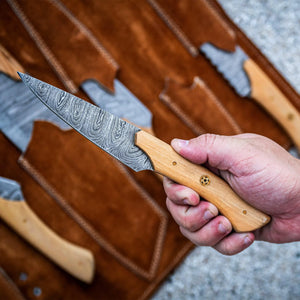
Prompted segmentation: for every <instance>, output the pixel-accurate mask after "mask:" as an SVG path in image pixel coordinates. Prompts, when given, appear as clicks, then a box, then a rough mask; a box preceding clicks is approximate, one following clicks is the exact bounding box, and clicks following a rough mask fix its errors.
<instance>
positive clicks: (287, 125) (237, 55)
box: [200, 43, 300, 150]
mask: <svg viewBox="0 0 300 300" xmlns="http://www.w3.org/2000/svg"><path fill="white" fill-rule="evenodd" d="M200 51H201V52H202V53H203V54H204V55H205V56H206V57H207V58H208V59H209V60H210V61H211V63H212V64H213V65H214V66H215V67H216V68H217V70H218V71H219V72H220V73H221V74H222V75H223V76H224V78H225V79H226V80H227V81H228V82H229V84H230V85H231V86H232V87H233V88H234V89H235V91H236V92H237V93H238V94H239V95H240V96H241V97H251V98H253V99H255V100H256V101H257V102H258V103H259V104H260V105H261V106H262V107H264V108H265V109H266V111H268V112H269V113H270V114H271V115H272V116H273V117H274V118H275V119H276V120H277V122H278V123H279V124H281V126H282V127H283V128H284V129H285V131H286V132H287V134H288V135H289V136H290V137H291V139H292V140H293V142H294V144H295V145H296V147H297V148H298V150H300V114H299V112H298V111H297V109H296V108H295V107H294V106H293V105H292V104H291V103H290V101H289V100H288V99H287V98H286V97H285V95H284V94H283V93H282V92H281V91H280V90H279V88H278V87H277V86H276V85H275V84H274V82H273V81H272V80H271V79H270V78H269V77H268V75H267V74H266V73H265V72H264V71H263V70H262V69H261V68H260V67H259V66H258V65H257V64H256V63H255V62H254V61H253V60H252V59H251V58H249V57H248V56H247V54H246V53H245V52H244V51H243V50H242V49H241V48H240V47H239V46H236V49H235V51H234V52H227V51H224V50H222V49H219V48H217V47H215V46H214V45H212V44H211V43H205V44H203V45H202V46H200Z"/></svg>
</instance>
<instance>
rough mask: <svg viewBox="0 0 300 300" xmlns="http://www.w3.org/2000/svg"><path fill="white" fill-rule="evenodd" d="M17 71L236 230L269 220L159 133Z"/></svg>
mask: <svg viewBox="0 0 300 300" xmlns="http://www.w3.org/2000/svg"><path fill="white" fill-rule="evenodd" d="M19 75H20V77H21V79H22V80H23V82H24V83H25V85H27V86H28V88H29V89H30V90H31V91H32V92H33V93H34V94H35V95H36V97H37V98H38V99H39V100H40V101H42V102H43V103H44V104H45V105H46V106H47V107H48V108H49V109H51V110H52V111H53V112H54V113H55V114H57V115H58V116H59V117H60V118H62V120H64V121H65V122H66V123H67V124H68V125H69V126H71V127H73V128H74V129H75V130H77V131H78V132H79V133H80V134H82V135H83V136H85V137H86V138H87V139H89V140H90V141H91V142H93V143H94V144H95V145H97V146H98V147H100V148H101V149H102V150H104V151H106V152H107V153H109V154H110V155H111V156H113V157H115V158H117V159H118V160H120V161H121V162H122V163H124V164H125V165H127V166H128V167H130V168H132V169H133V170H134V171H142V170H151V171H155V172H157V173H159V174H162V175H164V176H167V177H169V178H170V179H172V180H174V181H176V182H178V183H181V184H183V185H186V186H188V187H190V188H192V189H194V190H195V191H197V192H198V193H199V194H200V195H201V196H202V197H203V198H205V199H206V200H207V201H210V202H211V203H213V204H214V205H215V206H216V207H217V208H218V209H219V211H220V213H221V214H223V215H224V216H226V217H227V218H228V219H229V220H230V222H231V224H232V226H233V228H234V230H235V231H237V232H246V231H252V230H255V229H257V228H260V227H262V226H264V225H266V224H267V223H268V222H269V221H270V217H269V216H267V215H266V214H264V213H263V212H260V211H259V210H257V209H255V208H254V207H252V206H250V205H249V204H247V203H246V202H245V201H243V200H242V199H241V198H240V197H239V196H238V195H237V194H236V193H235V192H234V191H233V190H232V189H231V187H230V186H229V185H228V184H227V183H226V182H225V181H224V180H223V179H221V178H219V177H218V176H216V175H215V174H213V173H212V172H210V171H209V170H207V169H206V168H204V167H202V166H199V165H195V164H193V163H191V162H189V161H187V160H185V159H184V158H183V157H181V156H180V155H179V154H177V153H176V152H175V151H174V150H173V149H172V147H171V146H170V145H168V144H166V143H164V142H163V141H161V140H160V139H158V138H156V137H154V136H153V135H151V134H149V133H147V132H145V131H143V130H140V129H139V128H137V127H135V126H134V125H132V124H129V123H128V122H126V121H124V120H121V119H120V118H118V117H116V116H114V115H112V114H110V113H108V112H106V111H105V110H103V109H101V108H100V107H97V106H95V105H93V104H90V103H88V102H86V101H84V100H82V99H80V98H78V97H76V96H74V95H72V94H69V93H67V92H65V91H63V90H60V89H58V88H56V87H54V86H51V85H50V84H47V83H45V82H43V81H40V80H38V79H36V78H33V77H31V76H30V75H27V74H22V73H19Z"/></svg>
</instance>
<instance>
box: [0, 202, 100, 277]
mask: <svg viewBox="0 0 300 300" xmlns="http://www.w3.org/2000/svg"><path fill="white" fill-rule="evenodd" d="M0 217H1V218H2V219H3V220H4V221H5V222H6V223H7V224H8V225H9V226H10V227H12V228H13V229H14V230H15V231H16V232H17V233H18V234H19V235H20V236H21V237H23V238H24V239H25V240H26V241H28V242H29V243H30V244H32V245H33V246H34V247H35V248H37V249H38V250H39V251H41V252H42V253H43V254H44V255H46V256H47V257H48V258H49V259H51V260H52V261H53V262H55V263H56V264H57V265H58V266H60V267H61V268H62V269H64V270H65V271H67V272H68V273H70V274H71V275H73V276H74V277H76V278H78V279H80V280H81V281H84V282H87V283H90V282H91V281H92V279H93V276H94V269H95V266H94V265H95V262H94V257H93V254H92V253H91V251H89V250H87V249H85V248H82V247H79V246H77V245H74V244H72V243H70V242H68V241H66V240H65V239H63V238H61V237H59V236H58V235H57V234H56V233H55V232H54V231H52V230H51V229H50V228H49V227H48V226H46V225H45V224H44V223H43V222H42V221H41V219H39V217H38V216H37V215H36V214H35V213H34V212H33V211H32V210H31V209H30V207H29V206H28V205H27V204H26V202H25V201H12V200H6V199H3V198H1V197H0Z"/></svg>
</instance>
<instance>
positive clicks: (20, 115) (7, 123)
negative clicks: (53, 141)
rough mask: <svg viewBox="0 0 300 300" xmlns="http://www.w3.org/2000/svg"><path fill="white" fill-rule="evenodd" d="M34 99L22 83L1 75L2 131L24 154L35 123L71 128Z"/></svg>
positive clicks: (0, 119) (0, 126) (0, 121)
mask: <svg viewBox="0 0 300 300" xmlns="http://www.w3.org/2000/svg"><path fill="white" fill-rule="evenodd" d="M34 98H35V97H34V95H32V93H31V92H30V91H29V90H28V88H27V87H26V86H25V85H24V84H23V82H22V81H15V80H13V79H12V78H10V77H8V76H7V75H5V74H3V73H0V131H2V132H3V133H4V135H5V136H6V137H7V138H8V139H9V140H10V141H11V142H12V143H13V144H14V145H15V146H16V147H17V148H18V149H19V150H21V151H22V152H24V151H25V150H26V148H27V146H28V144H29V142H30V139H31V135H32V131H33V124H34V121H36V120H43V121H48V122H51V123H53V124H56V125H57V126H59V127H60V128H61V129H63V130H67V129H69V128H70V127H69V126H67V125H66V123H65V122H63V121H62V120H61V119H60V118H58V117H57V116H56V115H55V114H54V113H52V112H51V111H49V109H47V108H46V107H45V105H43V104H42V103H40V102H39V101H34Z"/></svg>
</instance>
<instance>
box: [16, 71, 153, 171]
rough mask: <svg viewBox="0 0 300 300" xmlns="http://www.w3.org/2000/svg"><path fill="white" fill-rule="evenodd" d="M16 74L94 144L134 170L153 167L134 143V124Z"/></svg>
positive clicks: (28, 77)
mask: <svg viewBox="0 0 300 300" xmlns="http://www.w3.org/2000/svg"><path fill="white" fill-rule="evenodd" d="M19 75H20V77H21V79H22V80H23V82H24V83H25V85H27V86H28V87H29V88H30V89H31V91H32V92H33V93H34V94H35V95H36V96H37V97H38V99H40V100H41V101H42V102H43V103H44V104H45V105H46V106H47V107H48V108H49V109H51V110H52V111H53V112H54V113H55V114H56V115H57V116H59V117H60V118H61V119H62V120H64V121H65V122H66V123H67V124H68V125H70V126H71V127H72V128H74V129H75V130H77V131H78V132H79V133H80V134H82V135H83V136H85V137H86V138H87V139H89V140H90V141H91V142H93V143H94V144H95V145H97V146H98V147H100V148H101V149H103V150H104V151H106V152H107V153H109V154H110V155H111V156H113V157H115V158H117V159H118V160H120V161H121V162H122V163H124V164H125V165H127V166H128V167H130V168H132V169H133V170H134V171H141V170H153V166H152V163H151V161H150V159H149V157H148V156H147V155H146V154H145V153H144V151H142V150H141V149H140V148H139V147H137V146H135V143H134V140H135V134H136V133H137V132H138V131H139V129H138V128H137V127H135V126H133V125H131V124H129V123H127V122H126V121H124V120H121V119H120V118H118V117H116V116H114V115H112V114H110V113H108V112H106V111H105V110H103V109H101V108H99V107H97V106H95V105H93V104H90V103H88V102H87V101H84V100H82V99H80V98H78V97H76V96H73V95H72V94H69V93H67V92H65V91H63V90H60V89H58V88H56V87H54V86H52V85H50V84H47V83H45V82H43V81H40V80H38V79H36V78H33V77H31V76H29V75H27V74H22V73H19Z"/></svg>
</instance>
